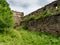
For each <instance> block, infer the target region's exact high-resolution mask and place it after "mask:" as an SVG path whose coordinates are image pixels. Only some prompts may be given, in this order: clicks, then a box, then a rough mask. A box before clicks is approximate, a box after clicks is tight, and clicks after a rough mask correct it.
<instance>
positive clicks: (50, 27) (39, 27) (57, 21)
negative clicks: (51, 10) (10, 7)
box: [21, 14, 60, 35]
mask: <svg viewBox="0 0 60 45" xmlns="http://www.w3.org/2000/svg"><path fill="white" fill-rule="evenodd" d="M21 25H23V26H24V25H25V26H26V27H27V28H28V29H30V30H32V31H42V32H49V33H51V34H53V35H54V34H57V33H58V34H60V14H58V15H51V16H48V17H45V18H42V19H39V20H31V21H29V22H21Z"/></svg>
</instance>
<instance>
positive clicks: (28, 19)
mask: <svg viewBox="0 0 60 45" xmlns="http://www.w3.org/2000/svg"><path fill="white" fill-rule="evenodd" d="M34 17H35V16H34V15H32V16H29V17H27V18H24V19H23V20H22V21H30V20H33V19H34Z"/></svg>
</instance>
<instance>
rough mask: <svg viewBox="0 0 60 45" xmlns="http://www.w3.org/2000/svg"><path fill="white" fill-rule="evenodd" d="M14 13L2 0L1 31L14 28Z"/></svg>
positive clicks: (0, 5) (0, 9)
mask: <svg viewBox="0 0 60 45" xmlns="http://www.w3.org/2000/svg"><path fill="white" fill-rule="evenodd" d="M12 19H13V18H12V11H11V10H10V8H9V5H8V3H7V2H6V1H5V0H0V30H3V29H4V28H9V27H12V26H13V20H12Z"/></svg>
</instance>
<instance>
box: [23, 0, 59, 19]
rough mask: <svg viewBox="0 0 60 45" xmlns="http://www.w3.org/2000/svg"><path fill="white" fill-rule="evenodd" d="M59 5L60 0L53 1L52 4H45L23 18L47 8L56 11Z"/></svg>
mask: <svg viewBox="0 0 60 45" xmlns="http://www.w3.org/2000/svg"><path fill="white" fill-rule="evenodd" d="M59 6H60V0H56V1H54V2H52V3H50V4H47V5H45V6H44V7H42V8H40V9H38V10H36V11H34V12H32V13H30V14H28V15H26V16H24V17H23V18H26V17H29V16H31V15H37V14H38V13H42V12H44V11H46V10H50V11H52V12H54V11H56V9H57V8H58V7H59Z"/></svg>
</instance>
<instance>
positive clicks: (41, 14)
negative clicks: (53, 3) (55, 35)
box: [23, 10, 52, 22]
mask: <svg viewBox="0 0 60 45" xmlns="http://www.w3.org/2000/svg"><path fill="white" fill-rule="evenodd" d="M51 13H52V12H51V11H50V10H45V11H44V12H40V13H37V15H31V16H29V17H26V18H24V19H23V21H25V22H28V21H30V20H34V19H41V18H44V17H47V16H49V15H51Z"/></svg>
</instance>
